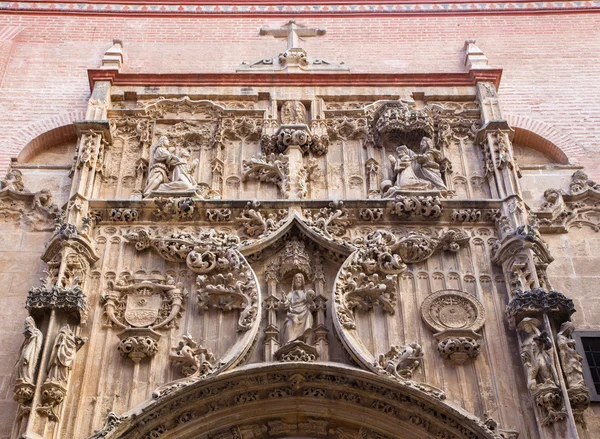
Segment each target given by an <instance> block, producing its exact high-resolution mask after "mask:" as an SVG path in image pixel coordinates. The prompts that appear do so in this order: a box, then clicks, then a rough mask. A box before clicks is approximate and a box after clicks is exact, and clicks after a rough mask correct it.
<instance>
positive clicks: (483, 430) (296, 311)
mask: <svg viewBox="0 0 600 439" xmlns="http://www.w3.org/2000/svg"><path fill="white" fill-rule="evenodd" d="M260 35H263V36H264V38H270V37H275V38H277V39H285V40H286V41H287V48H286V49H285V51H283V52H281V53H279V54H278V55H276V56H273V57H271V58H265V59H260V60H258V61H256V62H252V63H249V62H246V63H242V64H240V67H239V68H238V69H237V71H236V72H231V73H224V74H203V73H198V74H189V75H185V74H178V75H169V74H164V73H163V74H158V73H156V74H154V73H153V72H147V74H141V75H140V74H131V73H127V72H126V71H125V70H124V69H123V68H122V64H123V44H122V43H121V42H120V41H115V43H114V45H113V46H112V47H111V48H110V49H109V50H108V51H107V52H106V54H105V55H104V58H103V60H102V66H101V67H100V68H98V69H92V70H89V71H88V72H89V80H90V84H91V87H92V94H91V98H90V100H89V105H88V109H87V113H86V115H85V118H84V119H83V120H78V121H76V122H75V123H74V130H75V134H76V136H77V146H76V149H75V151H76V152H75V157H74V161H73V163H72V166H71V167H70V171H69V173H70V174H69V177H70V180H69V183H68V184H67V185H66V187H67V192H68V196H66V203H65V206H64V208H63V209H59V208H58V207H57V206H56V205H55V204H54V203H53V200H52V194H51V193H50V192H49V191H47V190H45V191H39V192H30V191H28V190H27V188H26V184H25V183H27V178H29V177H28V175H33V174H34V173H35V172H37V171H35V168H34V167H29V168H28V167H26V166H25V167H22V168H19V166H18V163H15V166H14V167H13V169H12V170H11V171H10V172H9V174H8V176H7V177H6V179H5V180H3V181H2V186H1V187H2V189H1V191H0V197H1V200H2V201H3V203H5V204H4V205H6V204H7V203H8V204H10V203H12V204H10V205H12V206H17V205H18V206H21V207H20V208H19V209H20V210H19V209H16V210H15V212H16V213H14V215H13V217H11V221H16V222H17V224H22V225H23V227H34V228H37V230H46V231H51V232H49V240H48V243H47V245H46V248H45V251H44V254H43V256H42V259H43V261H44V262H45V264H46V276H45V278H44V279H43V280H42V282H41V283H40V284H38V285H34V286H33V287H32V288H31V290H30V291H29V295H28V297H27V301H26V307H27V310H28V311H29V313H30V317H28V318H27V319H26V320H25V323H24V325H25V330H24V341H23V345H22V348H21V351H20V354H19V359H18V363H17V372H16V382H15V384H14V395H15V399H16V400H17V401H18V403H19V411H18V414H17V420H16V421H15V427H14V429H13V431H14V437H15V438H17V437H24V438H30V439H32V438H53V439H58V438H77V439H79V438H87V437H89V438H94V439H100V438H104V439H155V438H160V439H167V438H177V439H261V438H265V439H266V438H338V439H392V438H396V439H408V438H410V439H414V438H417V439H429V438H444V439H463V438H464V439H475V438H485V439H501V438H503V439H516V438H517V437H520V438H554V439H559V438H575V437H583V436H578V435H579V434H580V433H581V431H583V430H581V429H582V428H583V427H582V425H583V423H584V422H585V413H586V412H585V411H586V408H587V407H588V405H589V403H590V394H589V391H588V388H587V387H586V384H585V382H584V377H583V372H582V364H581V357H580V356H579V354H578V353H577V351H576V350H575V341H574V340H573V338H572V333H573V330H574V325H573V323H572V321H571V315H572V314H573V312H574V311H575V308H574V304H573V301H572V300H571V299H570V298H569V297H567V296H566V295H564V294H563V293H562V292H559V291H557V290H555V289H554V288H553V287H552V286H551V282H552V278H551V276H548V274H547V267H548V266H549V265H550V264H551V263H552V261H553V257H552V256H551V254H550V249H549V246H548V245H547V243H546V242H545V240H544V238H543V236H544V234H548V233H555V234H556V233H559V234H560V233H565V232H566V231H567V230H568V229H569V228H570V227H571V226H573V225H577V226H579V227H582V226H589V225H590V224H591V225H592V226H594V227H597V225H598V221H597V220H598V213H597V209H596V210H594V209H595V208H594V207H593V206H597V200H598V197H599V194H600V188H599V185H597V184H595V183H594V182H592V181H590V180H589V179H588V178H587V176H586V175H585V174H584V173H583V171H582V170H579V171H577V172H576V173H575V175H573V179H572V182H571V186H570V190H569V191H568V192H566V191H564V190H550V189H549V190H547V191H546V192H545V194H544V196H545V201H544V204H542V203H541V202H540V203H539V204H538V206H537V207H534V208H531V207H530V206H529V203H526V197H527V196H528V195H527V194H524V193H523V190H522V187H521V185H522V182H523V181H526V179H527V176H525V177H524V179H523V178H522V175H523V173H525V171H523V173H522V171H521V169H520V167H519V164H518V163H517V160H516V158H515V149H516V147H513V139H514V136H515V132H514V130H513V129H512V128H511V126H510V125H509V123H508V122H507V120H506V119H505V118H504V117H503V114H502V110H501V104H500V100H499V98H498V95H497V92H496V90H497V87H498V85H499V82H500V76H501V70H500V69H494V68H491V67H490V66H489V65H488V61H487V58H486V57H485V55H484V54H483V52H482V51H481V50H480V49H479V48H478V47H477V46H476V45H475V42H474V41H467V42H466V44H465V47H464V51H465V52H464V57H465V65H466V70H465V71H462V72H455V73H444V74H429V73H428V74H373V75H371V74H358V73H353V72H352V65H351V62H348V64H346V62H344V60H326V59H321V58H317V57H316V56H318V53H311V54H310V56H309V53H307V51H306V50H304V49H303V48H302V47H301V46H302V42H303V41H305V39H306V38H309V37H315V38H317V37H318V38H326V37H327V36H326V29H320V28H311V27H309V26H304V25H302V24H299V23H296V22H293V21H291V22H289V23H287V24H286V25H284V26H283V27H282V28H281V29H262V30H260ZM282 46H283V44H282ZM257 58H258V57H257ZM525 174H526V173H525ZM65 178H66V177H65ZM594 203H596V204H594ZM592 205H593V206H592ZM54 221H56V227H54V226H53V222H54ZM11 224H12V223H11ZM578 429H579V433H578ZM21 435H22V436H21Z"/></svg>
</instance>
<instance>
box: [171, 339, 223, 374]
mask: <svg viewBox="0 0 600 439" xmlns="http://www.w3.org/2000/svg"><path fill="white" fill-rule="evenodd" d="M174 350H175V354H174V355H171V361H172V362H173V364H174V365H175V366H176V367H178V368H179V369H180V370H181V373H182V374H183V375H184V376H186V377H205V376H208V375H210V374H212V373H214V371H215V370H216V369H217V367H218V365H217V360H216V358H215V356H214V355H213V353H212V352H210V351H209V350H208V349H206V348H205V347H203V346H202V345H199V344H198V343H197V342H196V340H194V339H193V337H192V336H191V335H189V334H186V335H184V336H183V340H181V341H180V342H179V344H178V345H177V347H175V348H174Z"/></svg>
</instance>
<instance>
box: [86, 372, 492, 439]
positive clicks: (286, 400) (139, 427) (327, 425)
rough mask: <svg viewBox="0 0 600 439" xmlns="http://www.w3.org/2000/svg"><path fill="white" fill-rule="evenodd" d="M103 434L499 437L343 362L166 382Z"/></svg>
mask: <svg viewBox="0 0 600 439" xmlns="http://www.w3.org/2000/svg"><path fill="white" fill-rule="evenodd" d="M93 437H94V438H100V437H102V438H106V439H117V438H119V439H128V438H134V437H135V438H144V439H154V438H161V439H168V438H177V439H268V438H288V439H290V438H294V439H301V438H302V439H304V438H306V439H314V438H336V439H338V438H339V439H392V438H393V439H404V438H406V439H431V438H447V439H462V438H468V439H475V438H486V439H492V438H494V439H500V438H501V437H502V436H500V434H499V433H498V432H497V431H494V430H493V428H492V429H490V428H488V427H487V426H486V425H485V424H484V423H482V422H481V421H480V420H479V419H478V418H476V417H474V416H473V415H471V414H469V413H467V412H465V411H464V410H462V409H460V408H457V407H455V406H453V405H451V404H449V403H447V402H445V401H443V400H442V398H441V397H439V396H436V395H434V394H433V393H432V392H428V391H427V389H426V388H424V387H422V386H419V385H417V384H415V383H413V382H410V381H396V380H393V379H390V378H388V377H384V376H380V375H376V374H374V373H370V372H366V371H363V370H359V369H355V368H352V367H348V366H344V365H331V364H324V363H271V364H267V365H265V364H260V365H258V364H257V365H249V366H245V367H241V368H238V369H235V370H234V371H231V372H225V373H223V374H220V375H218V376H215V377H211V378H208V379H204V380H196V381H194V382H188V383H185V384H184V385H181V383H180V384H179V385H177V386H173V387H170V388H169V387H165V388H163V389H162V390H160V391H158V392H157V393H155V398H154V399H153V400H152V401H148V402H147V403H145V404H143V405H142V406H140V407H138V408H136V409H134V410H132V411H131V412H129V413H127V414H126V415H124V416H123V417H117V416H114V415H113V417H112V418H109V419H107V425H106V426H105V428H104V429H103V430H102V431H100V432H98V433H96V435H94V436H93Z"/></svg>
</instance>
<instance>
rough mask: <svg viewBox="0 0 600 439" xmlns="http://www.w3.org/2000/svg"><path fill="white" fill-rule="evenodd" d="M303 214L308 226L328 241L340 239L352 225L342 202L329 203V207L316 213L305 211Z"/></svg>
mask: <svg viewBox="0 0 600 439" xmlns="http://www.w3.org/2000/svg"><path fill="white" fill-rule="evenodd" d="M303 214H304V218H305V221H306V223H307V224H308V225H309V226H311V227H313V228H314V229H315V230H316V231H317V232H318V233H320V234H322V235H324V236H325V237H327V238H329V239H334V240H335V239H340V238H341V237H343V236H344V235H346V233H347V231H348V226H350V225H351V224H352V221H351V219H350V216H349V213H348V209H346V208H345V207H344V202H343V201H333V202H331V203H329V207H324V208H322V209H320V210H318V211H314V210H309V209H306V210H304V212H303Z"/></svg>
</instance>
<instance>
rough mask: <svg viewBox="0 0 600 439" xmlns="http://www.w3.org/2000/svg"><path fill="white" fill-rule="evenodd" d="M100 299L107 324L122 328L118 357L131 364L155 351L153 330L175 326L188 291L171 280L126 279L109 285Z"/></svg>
mask: <svg viewBox="0 0 600 439" xmlns="http://www.w3.org/2000/svg"><path fill="white" fill-rule="evenodd" d="M108 288H109V290H108V292H107V293H106V294H105V295H104V296H103V298H102V301H103V303H104V313H105V315H106V318H107V324H108V325H110V326H116V327H119V328H123V331H122V332H120V333H119V338H120V339H121V343H120V344H119V347H118V349H119V351H120V352H121V355H123V356H127V357H129V358H131V359H132V360H133V361H134V362H136V363H137V362H139V361H140V360H142V359H144V358H147V357H152V356H154V354H156V352H157V351H158V344H157V341H158V339H159V338H160V334H158V333H157V332H155V330H158V329H161V328H171V327H176V326H177V320H178V319H179V318H180V317H181V314H182V312H183V311H184V308H183V305H184V303H185V299H186V297H187V291H186V290H185V288H183V285H182V284H181V283H179V282H176V281H175V279H173V278H172V277H170V276H167V277H164V276H136V277H129V276H125V277H123V278H121V279H120V280H119V281H118V282H117V283H116V284H115V283H113V282H109V283H108Z"/></svg>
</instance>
